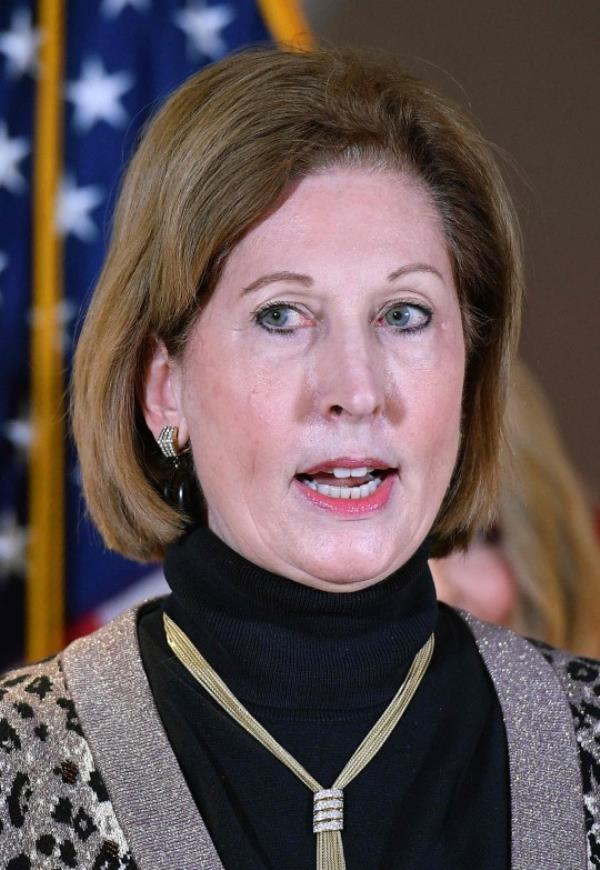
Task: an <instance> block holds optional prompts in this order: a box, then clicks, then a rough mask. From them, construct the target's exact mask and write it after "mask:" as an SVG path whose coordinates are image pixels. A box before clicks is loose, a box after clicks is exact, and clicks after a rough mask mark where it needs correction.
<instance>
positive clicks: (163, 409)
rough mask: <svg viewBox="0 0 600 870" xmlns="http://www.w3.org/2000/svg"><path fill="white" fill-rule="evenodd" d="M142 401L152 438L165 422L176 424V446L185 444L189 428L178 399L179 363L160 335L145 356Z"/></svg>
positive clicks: (179, 395) (169, 424) (170, 424)
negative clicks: (172, 357) (148, 353)
mask: <svg viewBox="0 0 600 870" xmlns="http://www.w3.org/2000/svg"><path fill="white" fill-rule="evenodd" d="M141 405H142V412H143V414H144V419H145V421H146V425H147V426H148V428H149V429H150V431H151V432H152V434H153V435H154V437H155V438H158V435H159V433H160V430H161V429H162V428H163V427H164V426H177V428H178V429H179V432H178V435H177V443H178V445H179V447H183V445H184V444H186V442H187V441H188V438H189V431H188V426H187V422H186V420H185V417H184V415H183V410H182V402H181V366H180V365H179V364H178V363H176V362H175V361H174V360H172V359H171V357H170V356H169V354H168V352H167V349H166V347H165V345H164V343H163V342H162V341H160V340H159V339H156V340H155V343H154V346H153V348H152V351H151V353H150V355H149V356H148V358H147V360H146V369H145V372H144V379H143V382H142V394H141Z"/></svg>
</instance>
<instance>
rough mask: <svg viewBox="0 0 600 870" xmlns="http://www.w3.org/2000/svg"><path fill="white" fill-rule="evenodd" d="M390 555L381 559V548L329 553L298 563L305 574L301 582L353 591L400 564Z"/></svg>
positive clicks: (388, 572) (368, 584)
mask: <svg viewBox="0 0 600 870" xmlns="http://www.w3.org/2000/svg"><path fill="white" fill-rule="evenodd" d="M396 562H397V560H394V559H393V558H391V557H390V558H387V559H386V558H382V553H381V548H379V551H378V552H376V553H373V552H365V553H363V552H358V553H357V552H354V553H352V554H350V553H349V552H348V550H347V549H345V551H344V553H343V555H342V554H336V553H330V554H327V556H324V557H323V558H322V559H311V560H310V562H308V561H307V562H305V563H304V564H301V565H298V567H299V568H300V569H301V570H302V572H303V574H304V575H305V577H304V579H303V580H302V582H304V583H306V585H308V586H314V587H315V588H316V589H323V590H325V591H333V592H354V591H358V590H359V589H364V588H366V587H367V586H371V585H373V583H377V582H379V581H380V580H383V579H384V578H385V577H387V576H388V575H389V574H391V573H392V572H393V571H395V570H396V568H397V567H400V565H401V564H402V562H399V563H398V564H396Z"/></svg>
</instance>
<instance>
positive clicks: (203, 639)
mask: <svg viewBox="0 0 600 870" xmlns="http://www.w3.org/2000/svg"><path fill="white" fill-rule="evenodd" d="M427 556H428V549H427V546H426V545H423V546H422V547H421V548H420V549H419V550H418V551H417V552H416V553H415V554H414V556H413V557H412V558H411V559H410V560H409V561H408V562H407V563H406V564H405V565H404V566H402V568H400V569H398V570H397V571H395V572H394V573H393V574H391V575H390V576H389V577H387V578H386V579H384V580H381V581H379V582H378V583H376V584H374V585H373V586H369V587H367V588H366V589H361V590H358V591H356V592H347V593H343V594H341V593H335V592H323V591H321V590H318V589H313V588H312V587H309V586H305V585H303V584H301V583H298V582H296V581H294V580H289V579H287V578H285V577H280V576H278V575H276V574H272V573H270V572H268V571H266V570H265V569H263V568H260V567H258V566H257V565H254V564H253V563H252V562H249V561H248V560H247V559H245V558H244V557H243V556H241V555H240V554H239V553H236V552H235V551H234V550H232V549H231V548H230V547H228V546H227V545H226V544H225V543H224V542H223V541H221V540H220V539H219V538H218V537H217V536H216V535H214V534H213V533H212V532H211V531H210V530H208V529H207V528H197V529H195V530H193V531H192V532H190V533H189V534H187V535H186V536H185V537H184V538H182V539H181V540H180V541H179V542H177V543H176V544H174V545H173V546H171V547H170V548H169V551H168V553H167V557H166V560H165V574H166V577H167V580H168V582H169V585H170V586H171V588H172V590H173V595H172V596H171V597H170V598H169V599H168V600H167V604H166V610H167V613H168V614H169V615H170V616H171V617H172V618H173V619H174V620H175V622H177V623H178V625H179V626H180V627H181V628H182V629H183V630H184V631H185V632H186V634H187V635H188V636H189V637H190V639H191V640H192V641H193V643H194V644H195V645H196V646H197V647H198V648H199V649H200V651H201V652H202V654H203V655H204V656H205V657H206V658H207V659H208V661H209V662H210V664H211V665H212V666H213V667H214V668H215V670H216V671H217V673H219V675H220V676H221V677H222V679H224V680H225V682H226V683H227V684H228V685H229V687H230V688H231V690H232V691H233V692H234V694H236V695H237V696H238V697H239V698H240V700H242V701H244V702H246V703H250V704H256V705H260V706H269V707H276V708H286V709H311V710H318V709H323V710H326V709H340V710H341V709H348V708H351V707H352V708H357V707H367V706H373V705H376V704H380V703H384V702H386V701H388V700H389V698H390V697H391V695H393V694H394V692H396V691H397V689H398V687H399V685H400V683H401V682H402V679H403V678H404V676H405V673H406V670H407V668H408V667H409V665H410V663H411V661H412V659H413V657H414V656H415V654H416V653H417V651H418V649H419V648H420V647H421V646H422V645H423V644H424V643H425V641H426V640H427V638H428V636H429V634H430V633H431V632H432V631H433V630H434V628H435V623H436V620H437V603H436V599H435V590H434V587H433V581H432V579H431V575H430V573H429V569H428V566H427Z"/></svg>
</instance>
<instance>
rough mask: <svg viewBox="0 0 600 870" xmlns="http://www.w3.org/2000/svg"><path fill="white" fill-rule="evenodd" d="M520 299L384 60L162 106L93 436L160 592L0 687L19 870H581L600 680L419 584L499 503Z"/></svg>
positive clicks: (130, 181) (110, 334) (426, 96)
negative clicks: (161, 570) (152, 562)
mask: <svg viewBox="0 0 600 870" xmlns="http://www.w3.org/2000/svg"><path fill="white" fill-rule="evenodd" d="M520 286H521V272H520V262H519V244H518V235H517V232H516V225H515V220H514V217H513V213H512V209H511V206H510V202H509V198H508V195H507V193H506V190H505V188H504V185H503V183H502V180H501V177H500V175H499V173H498V170H497V168H496V165H495V163H494V161H493V159H492V157H491V155H490V152H489V149H488V147H487V145H486V144H485V142H484V140H483V139H482V137H481V136H480V135H479V134H478V133H477V132H476V131H475V130H474V129H473V127H472V125H471V123H470V122H469V121H468V120H467V119H466V118H465V117H464V116H463V115H462V114H461V112H459V111H458V110H457V109H456V108H454V107H452V106H451V105H449V104H448V102H447V101H446V100H445V99H443V98H442V97H441V96H439V95H438V94H437V93H435V92H434V91H433V90H431V89H430V88H429V87H428V86H426V85H424V84H423V83H421V82H418V81H416V80H414V79H412V78H410V77H409V76H407V75H405V74H404V73H403V72H402V71H400V70H399V69H398V67H397V64H396V63H395V61H393V60H391V59H372V58H369V57H362V58H361V57H357V56H355V55H354V54H353V53H350V52H334V51H316V52H308V53H303V54H294V53H288V52H274V51H254V52H246V53H243V54H240V55H238V56H236V57H233V58H229V59H227V60H224V61H222V62H220V63H218V64H216V65H215V66H213V67H212V68H211V69H208V70H206V71H204V72H202V73H200V74H199V75H197V76H194V77H192V78H191V79H190V80H189V81H188V82H187V83H186V84H185V85H184V86H183V87H182V88H181V89H180V90H179V91H177V92H176V93H175V94H174V95H173V96H172V97H171V99H170V100H169V101H168V102H167V104H166V105H165V106H164V108H163V109H162V110H161V111H160V112H159V114H158V116H157V117H156V119H155V120H154V121H153V123H152V124H151V125H150V127H149V128H148V130H147V131H146V134H145V136H144V138H143V140H142V142H141V144H140V146H139V149H138V151H137V154H136V156H135V158H134V159H133V161H132V164H131V166H130V168H129V170H128V173H127V178H126V180H125V184H124V187H123V190H122V193H121V197H120V202H119V206H118V209H117V214H116V219H115V228H114V235H113V239H112V243H111V248H110V252H109V255H108V258H107V262H106V264H105V267H104V270H103V272H102V275H101V277H100V280H99V283H98V287H97V289H96V293H95V296H94V299H93V302H92V305H91V308H90V311H89V314H88V318H87V321H86V325H85V328H84V330H83V334H82V337H81V341H80V344H79V347H78V352H77V360H76V367H75V398H74V428H75V434H76V438H77V442H78V448H79V452H80V458H81V467H82V475H83V480H84V487H85V492H86V497H87V500H88V504H89V508H90V511H91V513H92V516H93V517H94V519H95V521H96V523H97V524H98V527H99V528H100V530H101V532H102V534H103V536H104V539H105V541H106V543H107V545H108V546H109V547H112V548H114V549H117V550H119V551H120V552H122V553H126V554H128V555H130V556H134V557H136V558H138V559H142V560H143V559H152V558H157V557H158V558H161V557H163V556H164V564H165V573H166V576H167V578H168V581H169V583H170V585H171V588H172V590H173V594H172V596H170V597H167V598H166V599H164V600H158V601H153V602H150V603H148V604H147V605H146V606H144V607H142V608H140V609H137V610H133V611H130V612H129V613H127V614H126V615H125V616H124V617H123V618H122V619H119V620H118V621H117V622H115V623H113V624H111V625H109V626H108V627H107V628H105V629H104V630H101V631H100V632H98V633H96V634H94V635H92V636H91V638H89V639H84V640H82V641H78V642H76V643H75V644H73V645H71V646H70V647H69V648H68V649H67V650H66V651H65V652H64V653H63V654H62V655H60V656H58V657H57V658H56V659H53V660H51V661H49V662H46V663H42V664H40V665H37V666H34V667H31V668H26V669H24V670H23V671H20V672H16V673H13V674H11V675H9V677H8V678H7V679H6V680H5V681H4V683H3V685H2V691H3V693H4V699H3V702H2V703H3V715H4V716H5V720H4V721H5V725H4V726H3V727H4V732H3V738H2V739H3V748H4V749H5V755H4V757H3V759H2V761H3V768H2V771H3V773H2V780H1V782H0V785H1V787H2V792H3V794H7V795H8V796H9V798H8V803H9V804H10V806H9V810H8V813H9V816H10V818H8V817H7V816H6V815H5V818H4V819H3V822H4V826H3V829H2V833H1V834H0V854H1V855H2V856H3V858H4V860H5V863H6V866H7V867H10V868H11V870H15V868H17V867H18V868H21V867H30V866H35V867H38V866H40V867H41V866H48V867H50V866H55V865H56V863H57V861H58V860H59V859H61V860H63V862H64V861H66V860H71V861H72V862H74V863H73V864H72V866H76V865H77V862H79V865H80V866H85V867H115V868H116V867H133V866H136V867H142V868H153V870H156V868H173V867H177V868H199V867H201V868H211V870H212V868H222V867H226V868H254V867H257V868H258V867H261V868H263V867H271V868H278V870H279V868H283V867H285V868H286V870H292V868H307V867H313V866H315V865H316V866H317V867H318V868H321V870H324V868H341V867H344V866H347V867H348V868H367V867H373V868H374V867H377V868H382V867H386V868H391V867H393V868H397V867H402V868H417V867H418V868H423V867H428V868H442V867H443V868H445V870H448V868H461V870H465V868H469V867H477V868H481V867H486V868H488V870H489V868H507V867H509V866H512V867H514V868H525V867H528V868H529V867H534V866H535V867H540V866H543V867H544V868H556V870H559V868H560V870H565V868H581V867H582V866H586V861H587V858H586V836H585V830H584V822H586V821H587V823H588V825H589V826H590V832H589V845H590V849H591V850H593V849H596V848H597V847H596V838H595V828H594V827H592V825H596V824H597V818H596V813H597V810H596V808H595V807H596V804H595V803H594V801H595V798H596V786H595V781H592V780H590V777H589V770H590V765H591V764H595V763H596V759H597V753H598V750H597V747H596V746H595V744H594V743H593V741H591V740H588V734H589V733H590V732H591V725H590V721H591V717H593V711H594V710H595V706H593V705H592V704H591V700H590V697H588V695H589V693H590V692H591V691H593V689H594V687H595V686H596V685H597V684H598V672H597V670H596V665H595V664H592V663H582V662H580V661H578V660H575V661H571V660H570V659H569V658H568V657H567V656H565V655H564V654H562V653H560V652H558V651H555V650H547V651H545V652H544V654H543V655H542V654H540V652H538V651H537V649H536V648H535V647H533V646H532V645H531V644H530V643H529V642H527V641H525V640H523V639H521V638H518V637H517V636H514V635H512V634H510V633H508V632H505V631H503V630H502V629H496V628H495V627H492V626H488V625H485V624H482V623H478V622H477V621H476V620H472V619H470V618H469V617H468V616H467V615H466V614H459V613H458V612H456V611H454V610H452V609H451V608H450V607H446V606H441V607H439V608H438V606H437V603H436V599H435V592H434V587H433V582H432V579H431V575H430V573H429V570H428V567H427V558H428V556H429V555H430V554H434V555H443V554H445V553H447V552H449V551H450V550H452V549H453V548H455V547H458V546H463V545H465V544H466V543H467V542H468V540H469V537H470V535H471V533H472V530H473V528H475V527H476V526H478V525H479V524H481V521H482V517H486V516H487V514H488V511H489V507H490V505H492V504H493V503H494V482H495V478H496V464H497V452H498V444H499V442H500V439H501V420H502V396H503V392H504V379H505V376H506V372H507V371H508V366H509V361H510V356H511V353H512V350H513V348H514V344H515V341H516V334H517V326H518V307H519V296H520ZM196 479H197V480H198V481H199V484H200V489H201V495H200V491H199V490H197V489H196V490H194V482H195V480H196ZM567 690H568V691H569V692H570V693H571V702H572V705H573V708H572V709H573V713H572V712H571V710H570V709H569V706H568V704H567V700H566V694H565V693H566V691H567ZM584 696H585V703H586V704H589V707H584V700H583V699H584ZM36 729H37V730H36ZM40 729H41V730H40ZM576 733H577V735H578V736H579V740H580V742H581V752H582V756H581V759H580V758H579V756H578V754H577V749H576ZM361 741H363V742H361ZM540 747H543V752H542V751H540ZM580 763H581V764H585V772H586V776H587V778H586V782H585V789H584V788H582V780H581V772H580ZM584 792H585V799H586V801H587V805H586V813H587V815H586V817H585V818H584V805H583V799H582V798H583V796H584ZM550 796H551V798H550ZM10 807H12V810H11V809H10ZM548 830H551V831H552V836H553V840H552V842H551V843H549V842H548V836H547V832H548ZM315 852H316V857H315ZM63 853H64V854H66V856H67V857H66V858H64V857H63V858H61V856H62V855H63ZM590 861H592V858H590ZM44 862H46V863H44ZM590 866H591V865H590Z"/></svg>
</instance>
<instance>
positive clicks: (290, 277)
mask: <svg viewBox="0 0 600 870" xmlns="http://www.w3.org/2000/svg"><path fill="white" fill-rule="evenodd" d="M410 272H431V273H432V274H433V275H437V276H438V278H440V280H442V281H443V280H444V279H443V278H442V274H441V272H438V270H437V269H435V268H434V267H433V266H428V265H427V263H410V264H409V265H407V266H400V268H399V269H396V270H395V271H393V272H390V274H389V275H388V277H387V279H388V281H395V280H396V278H401V277H402V275H407V274H408V273H410ZM277 281H295V282H296V283H297V284H302V286H303V287H312V285H313V283H314V282H313V279H312V278H311V277H310V275H302V274H300V273H298V272H271V273H270V274H269V275H261V277H260V278H257V279H256V281H253V282H252V283H251V284H248V286H247V287H244V289H243V290H242V293H241V295H242V296H245V295H246V293H253V292H254V291H255V290H260V288H261V287H265V286H266V285H267V284H274V283H276V282H277Z"/></svg>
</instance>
